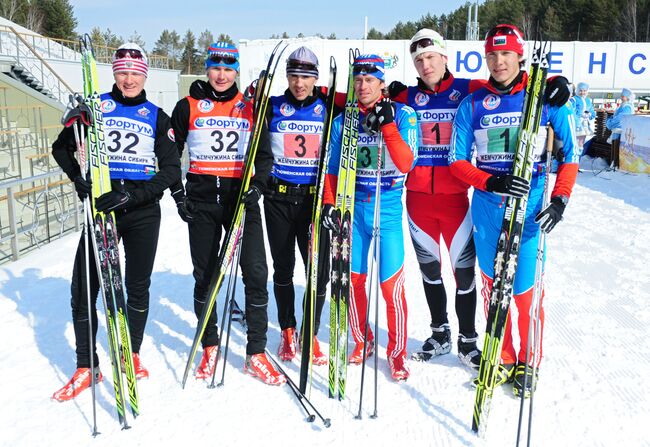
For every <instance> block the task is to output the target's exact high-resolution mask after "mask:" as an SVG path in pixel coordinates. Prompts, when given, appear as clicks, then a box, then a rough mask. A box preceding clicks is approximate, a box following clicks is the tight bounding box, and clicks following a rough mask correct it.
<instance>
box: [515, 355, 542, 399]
mask: <svg viewBox="0 0 650 447" xmlns="http://www.w3.org/2000/svg"><path fill="white" fill-rule="evenodd" d="M538 375H539V368H536V370H535V380H534V381H533V367H532V366H528V367H526V364H525V363H521V362H519V363H517V367H516V368H515V374H514V380H513V381H512V391H513V392H514V393H515V396H517V397H521V395H522V394H523V395H524V399H528V398H529V397H530V395H531V394H532V393H534V392H535V389H536V388H537V378H538ZM524 377H525V379H526V387H525V389H524Z"/></svg>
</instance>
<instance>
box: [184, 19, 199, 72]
mask: <svg viewBox="0 0 650 447" xmlns="http://www.w3.org/2000/svg"><path fill="white" fill-rule="evenodd" d="M181 46H182V48H183V54H182V55H181V61H182V70H183V72H184V73H185V74H192V73H194V72H195V71H196V69H197V65H198V53H197V50H196V37H194V33H193V32H192V31H191V30H189V29H188V30H187V32H186V33H185V37H184V38H183V42H182V44H181Z"/></svg>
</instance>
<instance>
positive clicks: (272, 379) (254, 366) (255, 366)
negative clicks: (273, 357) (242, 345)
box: [244, 352, 287, 385]
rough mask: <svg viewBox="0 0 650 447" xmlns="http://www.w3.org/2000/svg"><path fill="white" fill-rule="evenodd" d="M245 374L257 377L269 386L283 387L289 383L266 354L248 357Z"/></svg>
mask: <svg viewBox="0 0 650 447" xmlns="http://www.w3.org/2000/svg"><path fill="white" fill-rule="evenodd" d="M244 372H245V373H247V374H250V375H251V376H253V377H257V378H258V379H260V380H261V381H262V382H264V383H266V384H267V385H282V384H283V383H285V382H286V381H287V379H286V377H284V376H283V375H282V374H280V372H279V371H278V370H277V369H275V367H274V366H273V364H272V363H271V362H270V361H269V359H268V357H266V354H265V353H263V352H262V353H260V354H254V355H247V356H246V363H245V364H244Z"/></svg>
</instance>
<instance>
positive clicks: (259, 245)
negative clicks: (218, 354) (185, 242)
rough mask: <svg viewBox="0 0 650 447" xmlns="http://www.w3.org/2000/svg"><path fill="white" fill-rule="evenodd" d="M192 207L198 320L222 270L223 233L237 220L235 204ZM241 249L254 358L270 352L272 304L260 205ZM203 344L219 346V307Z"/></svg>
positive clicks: (249, 217)
mask: <svg viewBox="0 0 650 447" xmlns="http://www.w3.org/2000/svg"><path fill="white" fill-rule="evenodd" d="M190 206H191V208H192V209H193V211H192V214H193V216H194V219H193V220H192V221H191V222H190V223H189V224H188V227H189V234H190V252H191V255H192V265H193V266H194V281H195V283H194V312H195V313H196V316H197V318H200V317H201V313H202V311H203V306H204V305H205V302H206V300H207V298H208V293H209V289H210V283H211V280H212V279H213V277H214V276H215V271H216V269H218V268H219V265H217V264H218V258H219V249H220V244H221V235H222V233H223V232H222V229H225V230H226V231H225V233H227V232H228V229H229V228H230V223H231V222H232V219H233V218H234V213H235V204H234V203H233V202H228V201H222V203H205V202H197V201H191V202H190ZM240 249H241V255H240V260H239V265H240V267H241V274H242V279H243V281H244V293H245V296H246V310H245V312H246V323H247V330H248V334H247V335H248V343H247V344H246V354H248V355H253V354H259V353H262V352H264V349H265V348H266V331H267V329H268V314H267V306H268V301H269V295H268V292H267V290H266V281H267V279H268V267H267V265H266V252H265V250H264V233H263V230H262V217H261V214H260V207H259V204H257V203H255V204H254V205H251V206H249V207H248V208H247V209H246V217H245V222H244V231H243V235H242V240H241V246H240ZM222 290H224V289H222ZM201 344H202V346H203V347H204V348H205V347H207V346H216V345H218V344H219V333H218V329H217V306H216V305H215V306H214V307H213V309H212V312H211V314H210V316H209V317H208V324H207V326H206V330H205V333H204V334H203V338H202V339H201Z"/></svg>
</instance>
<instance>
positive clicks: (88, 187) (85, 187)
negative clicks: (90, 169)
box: [73, 175, 93, 201]
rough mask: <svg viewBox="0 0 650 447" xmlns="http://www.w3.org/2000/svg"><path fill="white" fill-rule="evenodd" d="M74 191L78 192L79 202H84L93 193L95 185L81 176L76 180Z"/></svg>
mask: <svg viewBox="0 0 650 447" xmlns="http://www.w3.org/2000/svg"><path fill="white" fill-rule="evenodd" d="M73 181H74V189H75V190H76V191H77V196H79V200H81V201H83V200H85V199H86V197H88V195H89V194H90V193H91V192H92V189H93V184H92V182H91V181H90V179H84V178H83V177H81V175H78V176H76V177H75V178H74V180H73Z"/></svg>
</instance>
